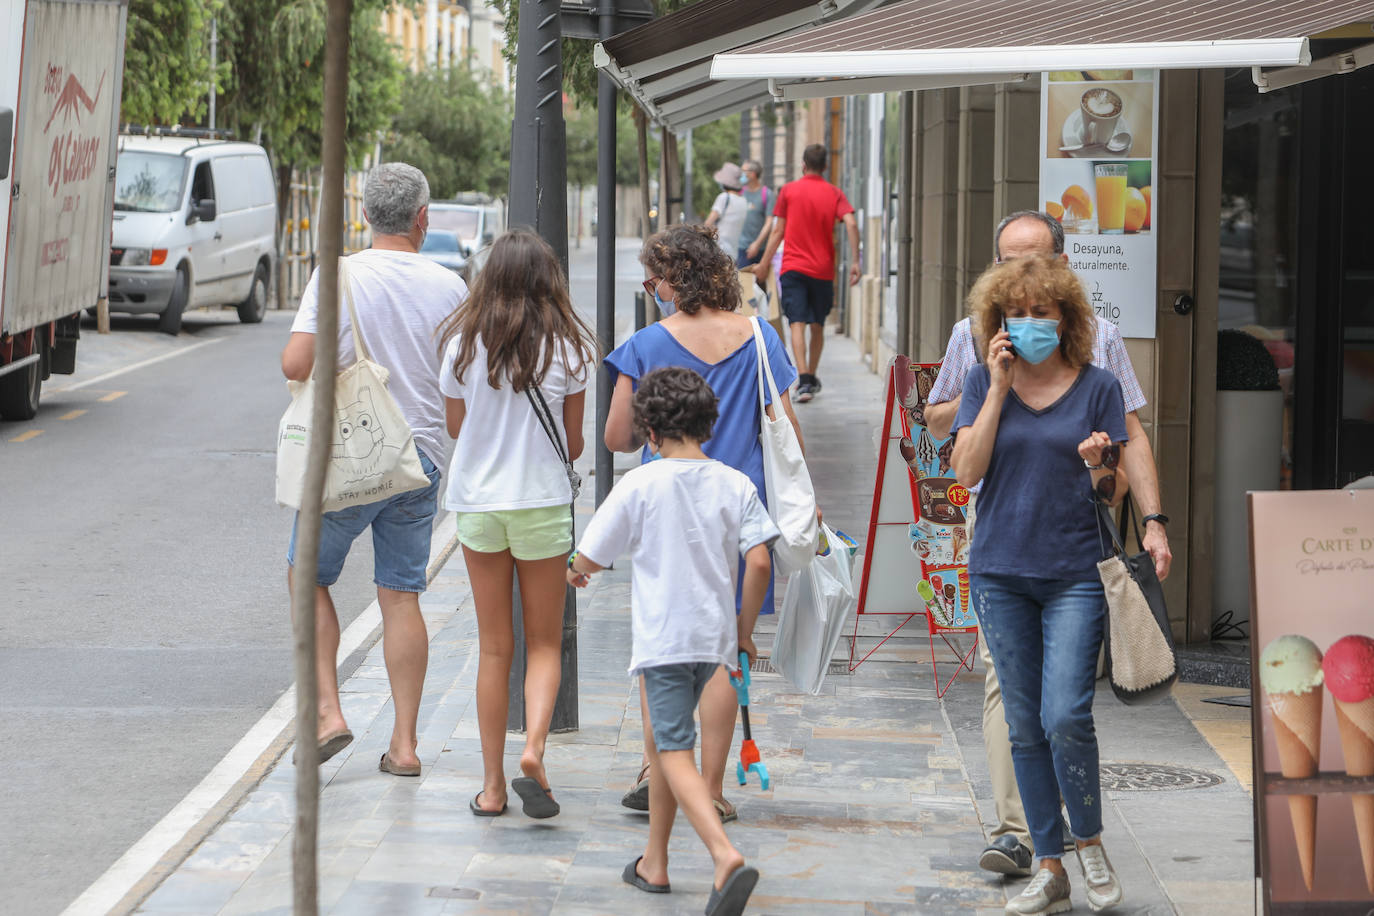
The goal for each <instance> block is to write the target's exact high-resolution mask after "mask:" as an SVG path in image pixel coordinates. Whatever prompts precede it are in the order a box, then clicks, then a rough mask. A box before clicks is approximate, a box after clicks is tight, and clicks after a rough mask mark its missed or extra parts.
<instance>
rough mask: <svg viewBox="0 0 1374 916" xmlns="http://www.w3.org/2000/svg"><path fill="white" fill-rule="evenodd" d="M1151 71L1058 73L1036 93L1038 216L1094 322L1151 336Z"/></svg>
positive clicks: (1154, 98)
mask: <svg viewBox="0 0 1374 916" xmlns="http://www.w3.org/2000/svg"><path fill="white" fill-rule="evenodd" d="M1155 74H1156V71H1154V70H1060V71H1055V72H1053V73H1046V74H1045V75H1044V82H1043V88H1042V91H1041V93H1040V147H1041V159H1040V201H1041V203H1040V206H1041V208H1042V209H1043V210H1044V211H1045V212H1046V213H1048V214H1049V215H1050V216H1053V217H1054V218H1055V219H1057V220H1059V222H1060V223H1061V224H1062V225H1063V227H1064V252H1065V254H1067V255H1068V257H1069V265H1070V266H1071V267H1072V268H1073V269H1074V271H1075V272H1076V273H1077V274H1078V276H1079V278H1080V279H1081V280H1082V281H1083V286H1084V290H1085V291H1086V292H1087V294H1088V301H1089V302H1091V303H1092V306H1093V309H1094V311H1096V313H1097V315H1098V317H1100V318H1104V319H1106V320H1107V321H1110V322H1112V323H1113V324H1115V325H1117V326H1118V327H1119V328H1120V329H1121V335H1122V336H1123V337H1154V336H1155V260H1156V243H1155V234H1154V228H1153V227H1154V226H1155V225H1157V224H1158V220H1157V219H1155V204H1156V200H1155V193H1154V192H1155V180H1154V173H1155V146H1156V144H1155V137H1156V136H1157V135H1158V132H1159V121H1158V111H1159V91H1158V83H1157V80H1156V79H1155Z"/></svg>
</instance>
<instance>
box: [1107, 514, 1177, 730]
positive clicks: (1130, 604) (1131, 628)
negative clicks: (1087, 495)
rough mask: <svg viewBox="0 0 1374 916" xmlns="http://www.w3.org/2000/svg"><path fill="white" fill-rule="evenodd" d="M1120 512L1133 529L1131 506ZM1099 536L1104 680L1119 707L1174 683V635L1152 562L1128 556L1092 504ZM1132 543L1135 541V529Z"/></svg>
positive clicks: (1109, 521)
mask: <svg viewBox="0 0 1374 916" xmlns="http://www.w3.org/2000/svg"><path fill="white" fill-rule="evenodd" d="M1125 513H1126V516H1127V518H1129V519H1130V523H1131V526H1132V527H1135V508H1134V506H1133V505H1132V502H1131V498H1130V497H1129V496H1128V497H1126V508H1125ZM1097 523H1098V529H1099V531H1098V534H1099V536H1100V535H1101V533H1102V531H1104V530H1105V531H1106V532H1108V534H1109V536H1110V538H1111V547H1110V548H1109V549H1110V550H1111V555H1110V556H1108V557H1107V558H1106V559H1105V560H1102V561H1101V562H1100V563H1098V564H1097V573H1098V576H1099V577H1100V578H1101V579H1102V587H1103V589H1104V590H1105V591H1106V593H1107V626H1106V650H1107V651H1106V655H1107V670H1106V674H1107V679H1108V681H1110V682H1111V685H1112V692H1113V693H1115V694H1116V697H1117V699H1119V700H1121V702H1123V703H1139V702H1143V701H1146V700H1152V699H1155V698H1157V697H1160V696H1164V695H1165V694H1167V693H1168V691H1169V688H1170V686H1172V685H1173V683H1174V681H1175V680H1177V679H1178V661H1177V658H1176V657H1175V654H1174V637H1173V631H1172V630H1171V629H1170V628H1169V612H1168V610H1167V608H1165V606H1164V589H1163V587H1161V586H1160V584H1159V579H1158V577H1156V575H1155V561H1154V558H1153V557H1151V556H1150V555H1149V554H1148V553H1146V552H1145V551H1144V550H1142V551H1141V552H1140V553H1137V554H1127V553H1126V547H1125V544H1123V543H1122V540H1121V535H1120V533H1118V531H1117V528H1116V525H1114V524H1113V523H1112V518H1111V514H1110V513H1109V512H1108V511H1107V507H1106V506H1105V505H1103V504H1102V503H1101V502H1098V503H1097ZM1135 532H1136V541H1137V542H1139V541H1140V529H1139V528H1138V527H1137V528H1136V529H1135Z"/></svg>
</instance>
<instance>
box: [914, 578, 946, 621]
mask: <svg viewBox="0 0 1374 916" xmlns="http://www.w3.org/2000/svg"><path fill="white" fill-rule="evenodd" d="M916 594H918V595H920V596H921V600H922V601H924V602H925V604H926V613H928V614H930V618H931V619H932V620H934V621H935V625H936V626H941V627H948V626H951V625H952V622H951V621H950V619H949V617H948V616H947V615H946V614H945V608H944V605H943V604H941V603H940V601H939V599H938V598H936V596H935V589H933V588H931V587H930V583H929V582H927V581H926V580H925V579H921V580H920V581H919V582H917V583H916Z"/></svg>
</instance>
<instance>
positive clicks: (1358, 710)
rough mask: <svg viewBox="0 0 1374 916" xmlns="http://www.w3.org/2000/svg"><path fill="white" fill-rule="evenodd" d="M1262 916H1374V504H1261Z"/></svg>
mask: <svg viewBox="0 0 1374 916" xmlns="http://www.w3.org/2000/svg"><path fill="white" fill-rule="evenodd" d="M1249 498H1250V544H1251V549H1250V554H1251V557H1252V563H1251V575H1252V577H1253V578H1252V601H1251V608H1252V614H1253V619H1252V621H1251V637H1252V638H1251V647H1252V648H1251V652H1252V665H1251V671H1252V672H1253V674H1254V676H1253V677H1252V686H1251V691H1252V694H1251V705H1252V722H1253V726H1252V728H1253V733H1254V735H1255V736H1256V740H1255V741H1254V744H1253V747H1254V755H1255V760H1254V773H1255V777H1256V778H1255V787H1254V799H1255V815H1256V831H1255V832H1256V839H1257V841H1258V844H1259V852H1260V854H1259V857H1258V858H1259V862H1258V864H1259V866H1260V878H1261V884H1262V887H1263V901H1264V912H1265V913H1268V914H1278V916H1281V914H1289V913H1292V914H1298V913H1324V914H1325V913H1329V914H1333V916H1338V914H1342V913H1356V914H1360V916H1363V914H1366V913H1369V912H1371V911H1374V604H1371V598H1370V596H1371V595H1374V490H1303V491H1287V492H1269V493H1251V494H1250V495H1249Z"/></svg>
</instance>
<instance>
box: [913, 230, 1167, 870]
mask: <svg viewBox="0 0 1374 916" xmlns="http://www.w3.org/2000/svg"><path fill="white" fill-rule="evenodd" d="M993 250H994V252H995V255H996V258H997V262H998V263H999V264H1000V263H1001V262H1002V261H1005V260H1010V259H1011V258H1020V257H1027V256H1030V255H1045V256H1054V257H1060V258H1064V259H1065V260H1066V261H1067V260H1068V256H1067V255H1065V254H1064V227H1063V226H1061V225H1060V224H1059V221H1058V220H1056V219H1054V218H1053V217H1051V216H1048V215H1047V214H1044V213H1040V212H1037V211H1035V210H1020V211H1017V212H1016V213H1012V214H1011V215H1009V216H1007V217H1006V218H1005V219H1003V220H1002V222H1000V223H998V225H997V232H996V233H995V234H994V235H993ZM980 362H982V358H981V357H980V356H979V355H978V349H977V344H976V342H975V341H974V339H973V333H972V332H971V331H970V329H969V319H967V318H965V319H963V320H962V321H960V322H958V323H957V324H955V325H954V330H953V331H952V332H951V333H950V337H949V346H948V347H947V348H946V350H945V358H944V361H943V362H942V363H941V365H940V374H939V375H938V376H937V377H936V379H935V387H934V388H932V389H931V392H930V398H929V403H928V405H927V406H926V411H925V417H926V426H927V428H928V429H929V430H930V434H931V435H932V436H934V437H935V438H936V439H937V440H939V439H943V438H945V437H946V436H948V435H949V428H950V425H951V424H952V423H953V422H954V417H955V414H956V413H957V412H958V410H959V398H960V395H961V393H962V392H963V387H964V377H965V376H966V375H968V371H969V370H970V369H972V368H973V367H974V366H976V365H978V364H979V363H980ZM1093 365H1095V366H1099V367H1100V368H1103V369H1106V370H1107V371H1109V372H1111V373H1112V374H1113V375H1115V376H1116V377H1117V379H1118V380H1119V381H1120V382H1121V394H1122V398H1123V399H1124V401H1125V406H1126V433H1127V436H1128V447H1127V448H1126V449H1124V450H1123V452H1122V456H1121V463H1122V465H1123V466H1124V468H1125V470H1126V475H1127V477H1128V478H1129V479H1130V481H1131V492H1132V493H1133V494H1134V495H1135V500H1136V504H1137V505H1138V506H1139V507H1140V511H1141V513H1142V515H1143V516H1144V517H1145V533H1144V547H1145V550H1147V551H1148V552H1149V554H1150V556H1151V557H1153V558H1154V561H1155V573H1156V574H1157V575H1158V576H1159V578H1160V579H1161V580H1163V579H1164V578H1165V577H1166V576H1168V575H1169V565H1170V564H1171V563H1172V561H1173V555H1172V554H1171V553H1170V552H1169V536H1168V533H1167V532H1166V531H1165V528H1164V526H1165V525H1166V524H1167V523H1168V521H1169V520H1168V518H1167V517H1166V516H1164V515H1162V514H1160V502H1159V475H1158V473H1157V472H1156V470H1155V459H1154V453H1153V452H1152V451H1151V449H1150V440H1149V438H1148V437H1147V436H1146V435H1145V429H1144V427H1143V426H1141V424H1140V416H1139V414H1138V413H1137V412H1138V411H1139V410H1140V408H1142V407H1144V406H1145V393H1144V392H1143V391H1142V390H1141V389H1140V382H1139V381H1138V380H1137V379H1136V377H1135V370H1134V369H1132V368H1131V360H1130V357H1129V356H1127V354H1126V345H1125V344H1124V343H1123V342H1122V340H1121V331H1120V329H1119V328H1117V326H1116V325H1114V324H1112V323H1111V322H1110V321H1106V320H1104V319H1102V318H1098V319H1097V338H1096V341H1095V342H1094V346H1093ZM975 489H976V488H975ZM975 505H976V500H975V501H973V502H970V504H969V507H968V508H969V510H970V511H969V513H968V515H969V536H970V537H972V535H973V528H974V525H975V511H974V506H975ZM978 647H979V654H980V655H981V656H982V659H983V667H984V669H985V670H986V672H987V673H986V676H985V680H984V684H983V687H984V690H983V744H984V747H985V748H986V750H987V755H988V771H989V775H990V776H991V777H992V786H993V795H994V797H995V801H996V805H997V820H998V825H997V828H996V829H995V830H993V832H992V843H991V845H989V846H988V847H987V848H986V849H984V850H983V854H982V855H981V856H980V857H979V859H978V864H979V865H980V866H981V867H983V868H985V869H987V870H989V871H995V872H1000V873H1002V874H1015V875H1028V874H1030V865H1031V857H1032V854H1031V849H1030V831H1029V830H1028V828H1027V826H1026V813H1025V810H1024V809H1023V808H1022V807H1021V796H1020V793H1018V792H1017V789H1016V774H1015V772H1014V771H1013V769H1012V761H1011V739H1010V737H1009V736H1008V733H1007V723H1006V719H1005V717H1004V715H1003V713H1002V691H1001V688H1000V686H999V685H998V682H997V672H996V671H994V670H993V666H992V656H991V655H990V654H989V653H988V650H987V642H986V641H984V640H979V642H978ZM1064 837H1065V843H1066V844H1067V845H1066V847H1065V848H1071V847H1072V845H1073V841H1072V838H1071V837H1070V835H1069V833H1068V831H1067V830H1065V831H1064Z"/></svg>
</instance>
